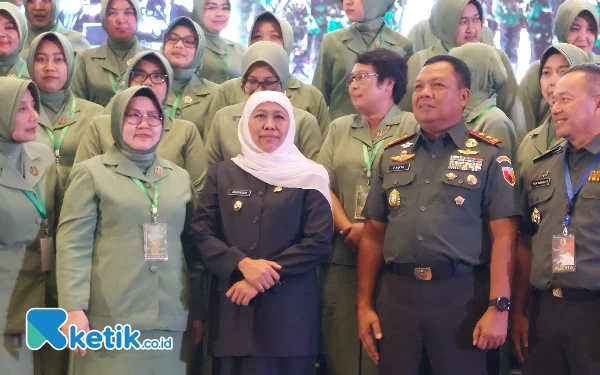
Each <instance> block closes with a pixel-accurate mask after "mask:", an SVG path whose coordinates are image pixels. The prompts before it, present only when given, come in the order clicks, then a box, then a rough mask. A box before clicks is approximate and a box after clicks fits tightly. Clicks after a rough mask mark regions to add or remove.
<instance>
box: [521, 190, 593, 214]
mask: <svg viewBox="0 0 600 375" xmlns="http://www.w3.org/2000/svg"><path fill="white" fill-rule="evenodd" d="M582 193H583V192H582ZM553 196H554V187H553V186H548V187H543V188H533V189H531V191H530V192H529V194H528V195H527V204H528V205H529V207H530V208H534V207H537V209H538V210H540V211H541V209H542V208H544V207H545V206H546V205H547V204H548V203H549V202H548V201H550V199H551V198H552V197H553Z"/></svg>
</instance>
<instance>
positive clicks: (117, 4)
mask: <svg viewBox="0 0 600 375" xmlns="http://www.w3.org/2000/svg"><path fill="white" fill-rule="evenodd" d="M140 11H141V10H140V5H139V3H138V0H102V1H101V10H100V21H101V22H102V27H103V28H104V30H105V31H106V33H107V34H108V40H107V41H106V43H105V44H103V45H101V46H100V47H97V48H92V49H88V50H85V51H83V52H81V53H79V54H77V57H76V59H75V75H74V76H73V81H72V82H71V90H73V93H74V94H75V96H76V97H78V98H82V99H85V100H89V101H91V102H94V103H96V104H99V105H101V106H106V105H107V104H108V102H109V101H110V99H111V98H112V97H113V96H114V95H115V93H116V92H117V89H118V87H119V83H120V82H121V79H122V78H124V77H123V74H124V73H125V71H126V70H127V67H128V66H129V63H130V62H131V58H133V56H134V55H135V54H136V53H138V52H141V51H143V50H144V47H142V45H141V44H140V43H139V41H138V37H137V36H136V35H135V33H136V31H137V24H138V22H139V20H140V16H141V15H140ZM124 79H125V81H126V80H127V78H124Z"/></svg>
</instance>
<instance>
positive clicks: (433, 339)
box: [357, 0, 517, 375]
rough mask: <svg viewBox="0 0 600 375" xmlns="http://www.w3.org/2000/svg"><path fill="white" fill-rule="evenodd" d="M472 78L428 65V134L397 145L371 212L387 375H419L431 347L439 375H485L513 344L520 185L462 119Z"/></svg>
mask: <svg viewBox="0 0 600 375" xmlns="http://www.w3.org/2000/svg"><path fill="white" fill-rule="evenodd" d="M438 1H439V0H438ZM469 81H470V73H469V69H468V67H467V66H466V65H465V64H464V63H463V62H462V61H461V60H459V59H457V58H455V57H453V56H444V55H441V56H435V57H433V58H431V59H429V60H428V61H427V62H426V63H425V66H424V67H423V69H422V70H421V72H420V73H419V75H418V77H417V80H416V83H415V92H414V94H413V107H414V108H415V112H414V115H415V118H416V119H417V121H418V123H419V125H420V126H421V129H420V131H419V132H417V133H409V134H407V135H405V136H403V137H400V138H398V139H396V140H395V141H393V142H391V143H389V144H388V145H387V147H386V149H385V150H384V151H383V154H382V156H381V161H380V163H379V167H378V169H377V172H376V173H375V177H374V178H373V184H372V186H371V190H370V192H369V195H368V197H367V202H366V206H365V209H364V211H363V213H362V215H363V216H364V217H365V218H366V219H367V220H366V221H365V226H364V229H363V233H362V238H361V242H360V248H359V251H358V262H357V267H358V280H357V287H358V291H357V314H358V331H359V336H360V338H361V341H362V344H363V348H364V349H365V350H366V351H367V352H368V354H369V356H370V357H371V358H373V360H374V361H375V362H376V363H378V365H379V374H382V375H387V374H390V375H391V374H397V373H398V371H399V370H398V369H402V371H403V373H404V374H407V375H414V374H417V373H418V371H419V366H420V365H421V358H422V356H423V347H426V348H427V355H428V357H429V360H430V363H431V369H432V372H433V374H435V375H444V374H448V375H450V374H451V375H455V374H456V373H457V372H459V373H463V374H485V373H486V350H490V349H494V348H497V347H499V346H500V345H502V344H503V343H504V340H505V337H506V332H507V324H508V309H509V306H510V300H509V298H510V284H509V276H510V275H511V274H512V272H511V270H512V269H513V265H514V257H513V253H514V251H515V246H516V244H515V242H516V229H517V219H516V216H517V205H516V202H515V191H514V185H515V182H516V179H515V176H514V172H513V169H512V167H511V164H510V162H509V160H507V159H508V157H507V156H506V153H505V152H504V150H503V148H502V146H501V143H500V141H499V140H498V139H495V138H493V137H491V136H487V135H485V134H484V133H481V132H476V131H473V132H469V131H468V129H467V128H466V126H465V124H464V122H463V121H462V114H463V109H464V106H465V105H466V104H467V102H468V99H469V89H468V87H470V82H469ZM381 271H383V273H380V272H381ZM379 277H381V279H380V287H379V288H378V292H377V295H376V296H375V286H376V284H377V280H378V279H379ZM465 306H469V307H468V308H465ZM374 341H377V343H376V344H375V342H374Z"/></svg>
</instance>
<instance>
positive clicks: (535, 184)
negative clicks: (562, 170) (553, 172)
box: [531, 178, 550, 188]
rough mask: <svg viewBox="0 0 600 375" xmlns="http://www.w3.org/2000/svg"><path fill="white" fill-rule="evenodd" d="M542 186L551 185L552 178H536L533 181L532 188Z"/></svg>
mask: <svg viewBox="0 0 600 375" xmlns="http://www.w3.org/2000/svg"><path fill="white" fill-rule="evenodd" d="M542 186H550V179H549V178H544V179H542V180H535V181H533V182H532V183H531V187H532V188H536V187H542Z"/></svg>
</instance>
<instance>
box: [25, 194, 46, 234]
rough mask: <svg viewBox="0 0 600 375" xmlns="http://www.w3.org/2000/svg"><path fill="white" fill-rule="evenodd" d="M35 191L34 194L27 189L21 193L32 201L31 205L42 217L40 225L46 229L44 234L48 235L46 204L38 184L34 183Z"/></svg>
mask: <svg viewBox="0 0 600 375" xmlns="http://www.w3.org/2000/svg"><path fill="white" fill-rule="evenodd" d="M35 193H36V194H35V195H34V194H33V193H32V192H31V191H29V190H23V194H25V196H27V198H29V200H30V201H31V203H33V205H34V206H35V208H36V209H37V211H38V212H39V213H40V216H41V217H42V219H43V221H42V226H43V228H44V230H45V231H46V236H49V232H48V214H47V213H46V205H45V203H44V196H43V195H42V192H41V191H40V184H35ZM36 195H37V197H36Z"/></svg>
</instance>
